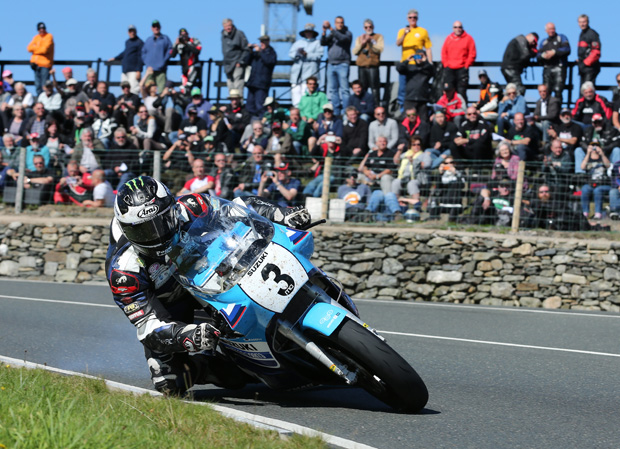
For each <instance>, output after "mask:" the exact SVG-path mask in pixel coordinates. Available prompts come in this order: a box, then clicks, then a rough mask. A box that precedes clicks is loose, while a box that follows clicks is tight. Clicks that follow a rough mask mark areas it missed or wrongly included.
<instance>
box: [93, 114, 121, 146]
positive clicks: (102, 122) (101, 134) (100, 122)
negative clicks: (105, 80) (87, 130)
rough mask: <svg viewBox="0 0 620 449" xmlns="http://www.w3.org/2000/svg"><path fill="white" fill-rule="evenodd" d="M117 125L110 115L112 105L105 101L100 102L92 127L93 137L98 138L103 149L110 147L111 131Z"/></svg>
mask: <svg viewBox="0 0 620 449" xmlns="http://www.w3.org/2000/svg"><path fill="white" fill-rule="evenodd" d="M117 126H118V124H117V123H116V120H114V118H113V117H112V107H111V106H110V105H109V104H107V103H103V104H101V107H100V108H99V112H97V117H96V118H95V120H94V122H93V124H92V128H93V133H94V135H95V139H98V140H99V141H100V142H101V143H102V144H103V147H104V148H105V149H108V148H110V140H111V139H112V133H113V132H114V130H115V129H116V127H117Z"/></svg>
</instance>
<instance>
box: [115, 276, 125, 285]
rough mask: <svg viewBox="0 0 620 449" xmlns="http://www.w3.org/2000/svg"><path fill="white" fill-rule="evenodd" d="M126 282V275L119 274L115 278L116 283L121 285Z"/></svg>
mask: <svg viewBox="0 0 620 449" xmlns="http://www.w3.org/2000/svg"><path fill="white" fill-rule="evenodd" d="M126 282H127V276H121V277H119V278H118V279H117V280H116V285H121V284H124V283H126Z"/></svg>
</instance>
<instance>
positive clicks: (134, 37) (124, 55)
mask: <svg viewBox="0 0 620 449" xmlns="http://www.w3.org/2000/svg"><path fill="white" fill-rule="evenodd" d="M127 34H128V35H129V38H128V39H127V40H126V41H125V49H124V50H123V51H122V52H120V53H119V54H118V55H116V56H115V57H113V58H110V59H108V61H110V62H111V61H121V67H122V73H121V83H122V82H128V83H129V86H130V87H129V89H130V91H131V93H133V94H135V95H140V77H141V75H142V68H143V67H144V62H142V47H143V46H144V42H143V41H142V39H140V38H139V37H138V30H137V29H136V26H135V25H129V27H128V28H127Z"/></svg>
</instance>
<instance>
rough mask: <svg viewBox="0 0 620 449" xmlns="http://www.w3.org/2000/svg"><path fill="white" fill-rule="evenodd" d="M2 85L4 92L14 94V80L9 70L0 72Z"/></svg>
mask: <svg viewBox="0 0 620 449" xmlns="http://www.w3.org/2000/svg"><path fill="white" fill-rule="evenodd" d="M0 84H2V85H3V87H4V90H5V91H6V92H11V93H12V92H14V91H15V89H14V87H15V86H14V85H15V80H14V79H13V72H11V71H10V70H8V69H6V70H3V71H2V82H1V83H0Z"/></svg>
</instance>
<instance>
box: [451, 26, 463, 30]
mask: <svg viewBox="0 0 620 449" xmlns="http://www.w3.org/2000/svg"><path fill="white" fill-rule="evenodd" d="M452 28H457V29H459V30H461V29H463V27H457V26H454V27H452Z"/></svg>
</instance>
